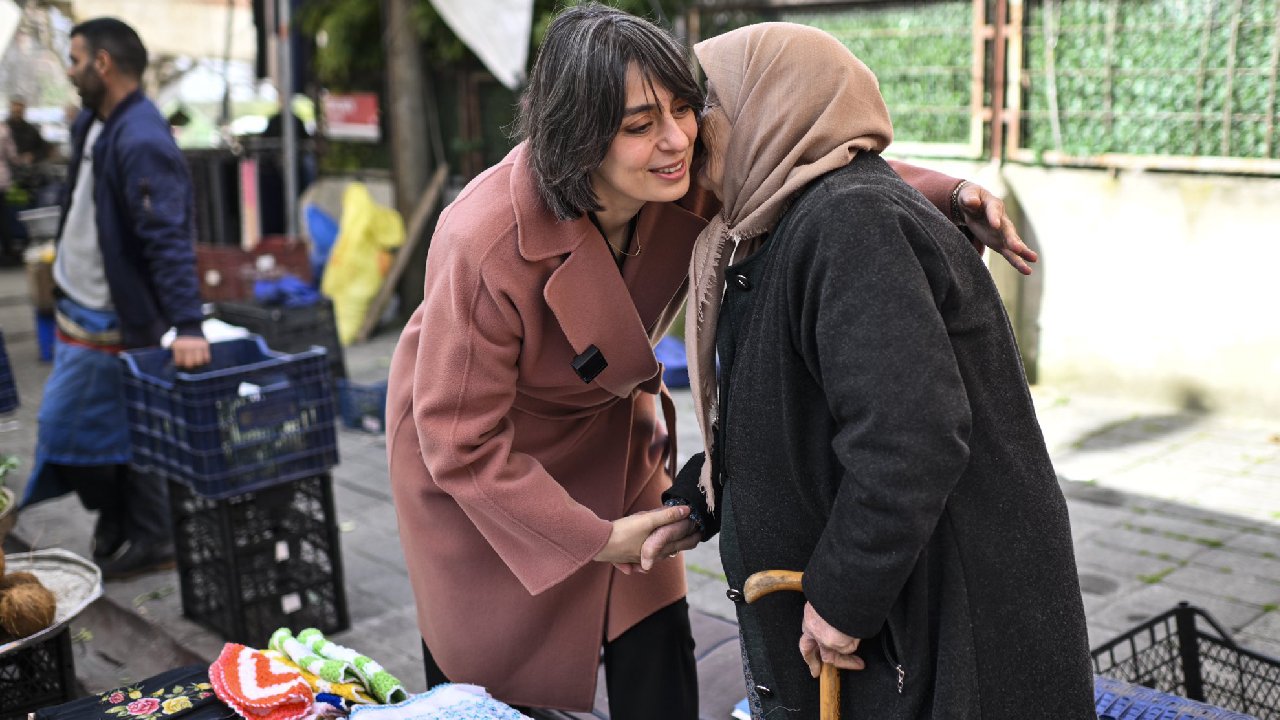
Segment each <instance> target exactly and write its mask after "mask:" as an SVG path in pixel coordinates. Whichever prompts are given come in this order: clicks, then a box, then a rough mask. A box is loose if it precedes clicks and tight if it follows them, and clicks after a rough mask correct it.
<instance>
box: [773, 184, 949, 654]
mask: <svg viewBox="0 0 1280 720" xmlns="http://www.w3.org/2000/svg"><path fill="white" fill-rule="evenodd" d="M846 192H851V191H846ZM846 197H847V198H848V201H847V202H838V203H830V204H827V205H825V206H824V207H823V208H822V211H827V212H828V215H827V216H826V217H824V216H823V215H822V211H815V212H812V213H809V216H808V217H807V218H805V219H802V220H801V222H800V224H799V225H798V227H797V228H796V232H797V233H804V234H806V235H807V236H808V237H810V238H811V240H812V241H811V242H806V243H805V244H804V247H806V248H812V249H813V252H811V253H807V254H806V258H804V259H801V260H799V261H798V262H797V263H795V265H794V266H793V267H794V272H792V273H791V274H789V277H788V282H789V283H791V284H792V285H794V286H795V287H797V288H803V290H798V291H797V292H799V293H800V295H799V297H801V298H802V300H801V302H800V303H799V308H798V309H797V311H796V312H797V313H798V315H796V316H793V317H795V318H797V319H796V323H797V327H799V328H800V330H799V331H798V333H797V334H798V337H797V342H798V343H799V346H800V352H801V353H802V354H803V356H804V357H805V358H807V360H806V362H807V363H808V365H809V368H810V371H811V372H813V373H814V375H815V377H817V378H818V379H819V382H820V383H821V386H822V388H823V392H824V394H825V397H826V402H827V405H828V410H829V412H830V413H831V416H832V418H833V419H834V422H835V428H836V430H835V433H834V437H833V438H832V448H833V450H834V452H835V455H836V457H837V458H838V459H839V462H840V466H841V468H842V477H841V478H840V479H839V485H838V490H837V492H836V496H835V498H834V503H833V506H832V511H831V515H830V517H829V519H828V521H827V524H826V526H825V528H824V529H823V530H822V533H821V535H820V537H819V540H818V543H817V546H816V548H815V550H814V552H813V554H812V555H811V557H810V558H809V561H808V563H807V567H806V568H805V573H804V591H805V596H806V597H807V598H808V599H809V601H810V602H811V603H812V604H813V606H814V608H815V609H816V610H817V611H818V613H819V615H821V616H822V617H823V618H824V619H825V620H827V622H829V623H831V624H832V625H833V626H835V627H836V628H838V629H840V630H841V631H842V632H845V633H847V634H849V635H852V636H854V637H869V636H871V635H874V634H875V633H876V632H878V631H879V629H880V627H881V625H882V624H883V622H884V620H885V618H886V617H887V615H888V613H889V610H890V608H891V607H892V606H893V603H894V601H895V599H896V598H897V597H898V595H899V593H900V591H901V589H902V587H903V586H904V585H905V583H906V581H907V579H908V577H909V576H910V574H911V572H912V570H913V568H914V567H915V564H916V561H917V558H918V557H919V555H920V553H921V551H922V549H923V548H924V547H925V545H926V543H927V542H928V540H929V538H930V536H931V535H932V534H933V532H934V528H935V526H936V524H937V523H938V520H939V518H940V517H941V516H942V513H943V509H944V507H945V505H946V503H947V498H948V496H949V495H950V494H951V492H952V490H953V489H954V487H955V484H956V482H957V481H958V480H959V478H960V475H961V473H962V472H963V471H964V468H965V467H966V465H967V463H968V454H969V449H968V439H969V429H970V425H971V419H970V409H969V402H968V396H967V394H966V392H965V386H964V383H963V380H962V378H961V374H960V369H959V365H958V363H957V361H956V358H955V354H954V352H953V350H952V346H951V342H950V339H949V337H948V334H947V328H946V327H945V325H944V322H943V318H942V315H941V312H940V311H939V307H940V306H941V304H942V302H943V300H944V298H945V294H946V289H947V280H946V278H947V270H946V268H947V265H946V261H945V259H943V258H942V257H941V255H940V253H939V250H938V249H937V247H936V246H935V245H933V244H932V241H931V239H929V238H927V237H925V238H923V239H922V238H921V235H922V234H923V233H924V230H923V229H921V228H920V226H919V225H918V224H916V223H915V222H914V221H913V219H912V218H911V217H910V216H909V215H908V213H907V212H906V211H904V210H903V209H902V208H900V207H898V206H896V205H894V204H893V203H892V201H890V200H889V199H888V198H886V197H883V196H882V195H881V194H880V192H878V191H875V190H867V189H863V190H859V191H857V194H856V195H848V196H846ZM850 215H852V217H850ZM912 236H914V237H912ZM917 252H919V253H922V254H923V260H922V256H921V255H917ZM926 267H927V268H928V270H926ZM795 296H796V295H793V297H795Z"/></svg>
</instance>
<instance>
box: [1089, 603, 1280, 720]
mask: <svg viewBox="0 0 1280 720" xmlns="http://www.w3.org/2000/svg"><path fill="white" fill-rule="evenodd" d="M1093 669H1094V672H1096V673H1097V674H1099V675H1103V676H1106V677H1110V678H1114V679H1118V680H1123V681H1125V682H1130V683H1134V684H1136V685H1142V686H1144V687H1147V688H1151V689H1153V690H1158V691H1160V692H1162V693H1170V694H1172V695H1177V696H1180V697H1183V698H1188V699H1190V700H1195V701H1197V702H1202V703H1208V704H1209V705H1211V706H1214V707H1215V708H1222V709H1226V710H1233V711H1235V712H1237V713H1245V714H1246V716H1253V717H1257V718H1258V720H1280V660H1277V659H1275V658H1272V657H1268V656H1266V655H1263V654H1261V653H1257V652H1254V651H1252V650H1248V649H1245V648H1242V647H1240V646H1239V645H1237V644H1236V643H1235V642H1234V641H1233V640H1232V639H1231V636H1230V635H1229V634H1228V633H1227V632H1226V631H1225V630H1223V629H1222V626H1220V625H1219V624H1218V623H1217V622H1215V621H1214V619H1213V618H1212V617H1210V616H1209V615H1208V614H1207V613H1205V612H1204V611H1203V610H1201V609H1199V608H1197V607H1194V606H1192V605H1189V604H1187V603H1185V602H1183V603H1179V604H1178V606H1177V607H1176V608H1174V609H1172V610H1170V611H1168V612H1165V613H1163V614H1161V615H1158V616H1156V617H1153V618H1151V619H1150V620H1147V621H1146V622H1144V623H1142V624H1141V625H1138V626H1137V627H1135V628H1134V629H1132V630H1130V631H1128V632H1126V633H1124V634H1123V635H1121V636H1119V637H1117V638H1115V639H1114V640H1111V641H1109V642H1107V643H1105V644H1103V645H1101V646H1099V647H1098V648H1095V649H1094V650H1093ZM1116 717H1118V718H1120V717H1122V718H1125V720H1127V718H1130V717H1135V718H1136V717H1144V718H1145V717H1148V716H1146V715H1142V716H1137V715H1122V716H1116ZM1150 717H1159V718H1164V717H1166V716H1165V715H1152V716H1150ZM1168 717H1169V718H1171V719H1172V718H1175V717H1179V716H1177V715H1172V714H1171V715H1168ZM1188 717H1233V718H1234V717H1239V716H1237V715H1221V716H1214V715H1210V716H1201V715H1189V716H1188Z"/></svg>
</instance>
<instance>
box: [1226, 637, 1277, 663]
mask: <svg viewBox="0 0 1280 720" xmlns="http://www.w3.org/2000/svg"><path fill="white" fill-rule="evenodd" d="M1235 641H1236V642H1237V643H1239V644H1240V645H1241V646H1242V647H1246V648H1248V649H1250V650H1252V651H1254V652H1256V653H1261V654H1262V655H1266V656H1268V657H1269V658H1271V659H1272V660H1275V661H1276V662H1277V663H1280V640H1273V639H1271V638H1265V637H1258V636H1256V635H1250V634H1249V633H1240V634H1239V635H1237V636H1236V637H1235Z"/></svg>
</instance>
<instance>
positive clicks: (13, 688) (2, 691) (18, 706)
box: [0, 627, 76, 720]
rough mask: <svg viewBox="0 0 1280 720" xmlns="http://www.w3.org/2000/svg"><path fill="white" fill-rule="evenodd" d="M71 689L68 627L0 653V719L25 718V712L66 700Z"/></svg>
mask: <svg viewBox="0 0 1280 720" xmlns="http://www.w3.org/2000/svg"><path fill="white" fill-rule="evenodd" d="M75 688H76V668H75V657H74V656H73V655H72V654H71V628H70V627H65V628H63V629H62V632H59V633H57V634H56V635H54V636H53V637H50V638H49V639H48V640H45V641H44V642H41V643H37V644H35V645H30V646H28V647H25V648H22V649H20V650H14V651H13V652H10V653H7V654H5V655H0V720H25V719H26V717H27V713H29V712H32V711H35V710H38V709H40V708H42V707H46V706H48V705H57V704H59V703H63V702H66V701H67V700H70V699H71V698H72V697H73V696H74V694H75Z"/></svg>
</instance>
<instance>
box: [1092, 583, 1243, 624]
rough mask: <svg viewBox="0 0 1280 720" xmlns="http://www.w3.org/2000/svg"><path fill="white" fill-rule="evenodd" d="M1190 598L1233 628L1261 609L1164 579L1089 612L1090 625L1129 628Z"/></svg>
mask: <svg viewBox="0 0 1280 720" xmlns="http://www.w3.org/2000/svg"><path fill="white" fill-rule="evenodd" d="M1183 600H1186V601H1188V602H1190V603H1191V604H1192V605H1196V606H1198V607H1200V608H1201V609H1203V610H1206V611H1208V613H1209V614H1210V615H1212V616H1213V618H1214V619H1215V620H1217V621H1218V622H1219V623H1222V624H1223V626H1225V627H1227V628H1228V629H1230V630H1232V631H1237V630H1239V629H1240V628H1241V627H1244V626H1245V625H1248V624H1249V623H1251V622H1253V621H1254V620H1256V619H1257V618H1258V616H1259V615H1261V611H1260V610H1259V609H1258V608H1257V607H1256V606H1253V605H1248V604H1245V603H1240V602H1235V601H1232V600H1228V599H1225V598H1222V597H1218V596H1215V595H1210V594H1207V593H1205V592H1201V591H1197V590H1189V589H1184V588H1175V587H1172V586H1170V585H1167V584H1164V583H1160V584H1156V585H1148V586H1147V587H1144V588H1139V589H1137V590H1135V591H1133V592H1132V593H1129V594H1127V595H1125V596H1124V597H1121V598H1117V599H1116V601H1115V602H1113V603H1110V604H1108V605H1106V606H1105V607H1103V608H1101V609H1100V610H1099V611H1098V613H1097V614H1096V615H1089V616H1088V617H1089V625H1090V626H1091V627H1092V626H1093V625H1095V624H1096V625H1099V626H1104V627H1114V628H1123V629H1125V630H1128V629H1130V628H1133V627H1134V626H1136V625H1138V624H1140V623H1141V622H1142V621H1144V620H1146V619H1148V618H1151V617H1154V616H1156V615H1159V614H1160V613H1163V612H1166V611H1168V610H1171V609H1173V608H1174V607H1177V605H1178V603H1179V602H1181V601H1183Z"/></svg>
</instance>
